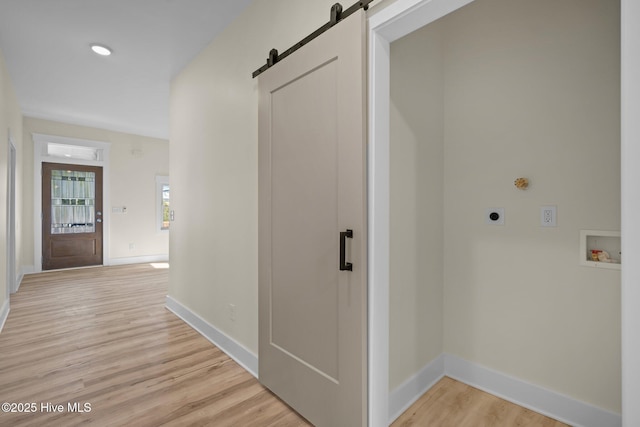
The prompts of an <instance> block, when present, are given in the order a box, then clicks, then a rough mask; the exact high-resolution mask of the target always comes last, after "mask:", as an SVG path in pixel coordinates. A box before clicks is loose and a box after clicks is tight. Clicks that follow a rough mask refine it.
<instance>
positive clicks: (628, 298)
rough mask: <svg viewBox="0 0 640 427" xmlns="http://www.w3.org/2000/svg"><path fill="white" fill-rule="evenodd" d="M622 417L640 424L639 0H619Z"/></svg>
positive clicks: (625, 421)
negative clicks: (625, 261)
mask: <svg viewBox="0 0 640 427" xmlns="http://www.w3.org/2000/svg"><path fill="white" fill-rule="evenodd" d="M621 6H622V14H621V16H622V20H621V33H622V34H621V35H622V46H621V48H622V49H621V51H622V66H621V71H622V80H621V84H622V87H621V94H622V99H621V103H622V106H621V113H622V129H621V137H622V139H621V155H622V156H621V158H622V160H621V172H622V179H621V185H622V191H621V196H622V209H621V214H622V230H621V231H622V241H621V243H622V254H623V258H624V259H626V260H629V261H630V262H627V263H626V264H625V265H624V268H622V286H621V301H622V305H621V310H622V419H623V424H624V426H625V427H633V426H640V405H639V404H638V402H640V338H639V337H638V331H640V310H638V307H640V286H638V284H639V283H640V263H638V262H637V260H638V259H640V221H639V219H640V187H639V186H638V182H640V169H639V168H638V165H639V164H640V143H639V141H640V122H639V121H638V117H639V116H640V79H639V78H638V76H640V55H639V54H638V52H640V2H638V1H636V0H622V2H621Z"/></svg>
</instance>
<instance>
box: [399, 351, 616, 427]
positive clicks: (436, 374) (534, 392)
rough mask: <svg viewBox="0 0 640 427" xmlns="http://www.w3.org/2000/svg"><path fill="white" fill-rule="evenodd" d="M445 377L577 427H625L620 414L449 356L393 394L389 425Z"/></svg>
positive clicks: (443, 356)
mask: <svg viewBox="0 0 640 427" xmlns="http://www.w3.org/2000/svg"><path fill="white" fill-rule="evenodd" d="M445 375H446V376H448V377H451V378H453V379H455V380H458V381H460V382H463V383H465V384H468V385H470V386H473V387H476V388H478V389H480V390H484V391H486V392H487V393H490V394H493V395H494V396H497V397H500V398H502V399H505V400H507V401H509V402H513V403H515V404H518V405H520V406H523V407H525V408H528V409H531V410H533V411H535V412H538V413H540V414H543V415H546V416H548V417H551V418H553V419H556V420H558V421H561V422H563V423H566V424H569V425H572V426H574V427H620V426H622V417H621V415H620V414H616V413H613V412H610V411H607V410H605V409H601V408H598V407H596V406H593V405H590V404H588V403H585V402H581V401H579V400H576V399H573V398H571V397H569V396H565V395H563V394H560V393H557V392H555V391H552V390H548V389H546V388H543V387H540V386H537V385H534V384H531V383H528V382H526V381H522V380H520V379H518V378H514V377H512V376H509V375H506V374H503V373H501V372H498V371H494V370H492V369H488V368H485V367H483V366H480V365H477V364H475V363H472V362H468V361H466V360H464V359H461V358H459V357H457V356H454V355H451V354H446V353H444V354H442V355H440V356H439V357H438V358H437V359H435V360H434V361H433V362H431V363H429V364H428V365H427V366H425V367H424V368H423V369H422V370H421V371H420V372H418V373H417V374H416V375H414V376H413V377H411V378H409V379H408V380H407V381H405V382H404V383H403V384H402V385H400V386H399V387H398V388H396V389H395V390H394V391H392V392H391V393H390V395H389V414H391V415H392V419H391V420H390V423H391V421H393V420H395V419H396V418H397V417H398V416H400V415H401V414H402V413H403V412H404V411H405V410H406V409H407V408H408V407H409V406H410V405H411V404H412V403H413V402H415V401H416V400H418V399H419V398H420V396H421V395H422V394H424V393H425V392H426V391H427V390H428V389H429V388H431V386H432V385H433V384H435V383H436V382H437V381H438V380H439V379H440V378H442V377H443V376H445Z"/></svg>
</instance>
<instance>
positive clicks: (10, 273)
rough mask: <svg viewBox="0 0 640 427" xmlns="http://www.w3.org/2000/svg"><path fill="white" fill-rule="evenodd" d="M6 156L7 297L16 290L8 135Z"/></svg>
mask: <svg viewBox="0 0 640 427" xmlns="http://www.w3.org/2000/svg"><path fill="white" fill-rule="evenodd" d="M8 146H9V149H8V150H9V153H8V156H7V160H8V162H7V163H8V165H7V166H8V168H7V295H6V296H7V299H9V295H10V294H12V293H15V292H16V290H17V289H16V288H17V283H16V147H15V145H14V143H13V139H12V137H11V135H9V144H8Z"/></svg>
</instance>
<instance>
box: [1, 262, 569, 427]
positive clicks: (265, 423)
mask: <svg viewBox="0 0 640 427" xmlns="http://www.w3.org/2000/svg"><path fill="white" fill-rule="evenodd" d="M167 283H168V270H166V269H154V268H152V267H151V266H150V265H148V264H139V265H132V266H119V267H99V268H89V269H80V270H67V271H58V272H49V273H42V274H37V275H29V276H26V277H25V279H24V280H23V283H22V286H21V287H20V290H19V291H18V293H17V294H15V295H12V297H11V312H10V314H9V317H8V319H7V322H6V324H5V327H4V330H3V331H2V333H1V334H0V403H2V402H14V403H16V404H22V405H24V404H31V403H33V404H35V408H32V409H35V411H34V412H31V413H25V412H23V413H4V412H0V426H12V427H13V426H76V425H80V424H90V425H96V426H110V427H112V426H136V427H144V426H242V427H244V426H255V427H269V426H284V427H287V426H291V427H294V426H309V425H310V424H308V423H307V422H306V421H305V420H304V419H303V418H302V417H300V416H299V415H298V414H296V413H295V412H294V411H293V410H291V409H290V408H289V407H288V406H287V405H285V404H284V403H283V402H281V401H280V400H279V399H278V398H277V397H275V396H274V395H273V394H272V393H271V392H269V391H268V390H267V389H265V388H264V387H262V386H261V385H260V384H259V383H258V381H257V380H256V379H255V378H254V377H253V376H251V375H250V374H249V373H247V372H246V371H245V370H244V369H243V368H241V367H240V366H239V365H237V364H236V363H235V362H234V361H233V360H231V359H230V358H229V357H228V356H226V355H225V354H224V353H222V352H221V351H220V350H219V349H218V348H216V347H215V346H214V345H212V344H211V343H210V342H209V341H208V340H206V339H205V338H204V337H202V336H201V335H199V334H198V333H197V332H196V331H194V330H193V329H191V327H189V326H188V325H187V324H185V323H184V322H183V321H182V320H180V319H179V318H177V317H176V316H175V315H174V314H173V313H171V312H169V311H168V310H166V309H165V308H164V302H165V295H166V293H167ZM69 403H71V405H74V404H77V406H76V407H77V408H82V409H88V407H87V408H85V406H84V404H85V403H87V404H89V405H90V411H87V410H85V412H71V411H70V410H69V407H68V404H69ZM57 405H63V408H62V411H60V408H58V407H57ZM16 409H17V408H16ZM54 410H56V411H55V412H54ZM393 425H394V426H420V427H422V426H425V427H430V426H432V427H446V426H452V427H453V426H455V427H463V426H474V427H477V426H491V427H501V426H504V427H512V426H522V427H526V426H549V427H550V426H563V425H564V424H560V423H557V422H555V421H554V420H551V419H549V418H545V417H542V416H541V415H539V414H536V413H534V412H532V411H528V410H527V409H524V408H521V407H519V406H517V405H513V404H511V403H508V402H506V401H503V400H501V399H498V398H496V397H494V396H491V395H489V394H486V393H483V392H481V391H479V390H476V389H473V388H472V387H468V386H466V385H464V384H461V383H458V382H456V381H453V380H451V379H449V378H444V379H443V380H442V381H440V382H439V383H438V384H437V385H436V386H434V387H433V388H432V389H431V390H429V392H427V393H426V394H425V395H424V396H423V397H422V398H421V399H420V400H419V401H418V402H416V403H415V404H414V405H413V406H412V407H411V408H410V409H409V410H408V411H407V412H406V413H405V414H403V415H402V416H401V417H400V418H399V419H398V420H397V421H396V422H395V423H394V424H393Z"/></svg>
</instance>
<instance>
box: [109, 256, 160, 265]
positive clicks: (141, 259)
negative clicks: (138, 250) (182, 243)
mask: <svg viewBox="0 0 640 427" xmlns="http://www.w3.org/2000/svg"><path fill="white" fill-rule="evenodd" d="M151 262H169V255H168V254H164V255H146V256H134V257H126V258H111V259H109V263H108V265H128V264H148V263H151ZM105 265H107V264H105Z"/></svg>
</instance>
